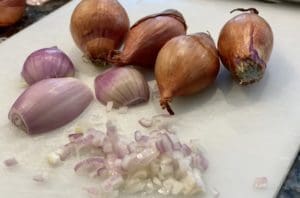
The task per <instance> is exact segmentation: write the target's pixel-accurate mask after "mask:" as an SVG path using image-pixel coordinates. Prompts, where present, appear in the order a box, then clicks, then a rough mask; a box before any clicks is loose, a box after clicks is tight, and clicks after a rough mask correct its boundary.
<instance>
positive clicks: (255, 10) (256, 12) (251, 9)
mask: <svg viewBox="0 0 300 198" xmlns="http://www.w3.org/2000/svg"><path fill="white" fill-rule="evenodd" d="M235 11H241V12H248V11H250V13H254V14H259V12H258V10H257V9H256V8H248V9H245V8H236V9H233V10H231V11H230V14H231V13H233V12H235Z"/></svg>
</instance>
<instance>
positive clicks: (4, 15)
mask: <svg viewBox="0 0 300 198" xmlns="http://www.w3.org/2000/svg"><path fill="white" fill-rule="evenodd" d="M25 3H26V2H25V0H1V1H0V27H5V26H10V25H13V24H15V23H16V22H18V21H19V20H20V19H21V18H22V16H23V14H24V11H25Z"/></svg>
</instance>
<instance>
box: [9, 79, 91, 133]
mask: <svg viewBox="0 0 300 198" xmlns="http://www.w3.org/2000/svg"><path fill="white" fill-rule="evenodd" d="M92 99H93V93H92V91H91V90H90V89H89V88H88V87H87V86H86V85H85V84H83V83H82V82H81V81H79V80H77V79H75V78H71V77H67V78H51V79H46V80H42V81H39V82H37V83H35V84H33V85H32V86H30V87H29V88H27V89H26V90H25V91H24V92H23V93H22V94H21V95H20V96H19V97H18V99H17V100H16V102H15V103H14V104H13V106H12V107H11V109H10V111H9V114H8V118H9V119H10V120H11V122H12V123H13V124H14V125H16V126H17V127H18V128H20V129H22V130H24V131H25V132H26V133H29V134H36V133H41V132H46V131H50V130H53V129H56V128H58V127H61V126H63V125H65V124H66V123H68V122H70V121H72V120H73V119H75V118H76V117H77V116H78V115H79V114H81V113H82V112H83V111H84V109H85V108H86V107H87V106H88V105H89V104H90V102H91V101H92Z"/></svg>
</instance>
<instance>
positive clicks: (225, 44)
mask: <svg viewBox="0 0 300 198" xmlns="http://www.w3.org/2000/svg"><path fill="white" fill-rule="evenodd" d="M234 11H243V12H246V11H249V12H247V13H242V14H239V15H237V16H235V17H233V18H232V19H230V20H229V21H228V22H227V23H226V24H225V25H224V27H223V28H222V30H221V32H220V36H219V41H218V50H219V55H220V58H221V61H222V63H223V64H224V66H225V67H226V68H227V69H228V70H229V71H230V73H231V74H232V76H233V78H234V79H235V80H237V81H238V82H239V84H241V85H248V84H251V83H254V82H257V81H259V80H260V79H262V78H263V76H264V73H265V70H266V66H267V62H268V61H269V59H270V56H271V52H272V48H273V33H272V29H271V27H270V25H269V24H268V23H267V21H266V20H265V19H264V18H262V17H261V16H259V15H258V11H257V10H256V9H255V8H249V9H241V8H238V9H234V10H232V11H231V12H234Z"/></svg>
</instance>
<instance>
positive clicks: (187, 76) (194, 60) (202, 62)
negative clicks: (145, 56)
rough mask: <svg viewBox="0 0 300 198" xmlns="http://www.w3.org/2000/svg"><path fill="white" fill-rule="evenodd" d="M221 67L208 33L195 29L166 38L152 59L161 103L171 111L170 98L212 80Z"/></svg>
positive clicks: (195, 90)
mask: <svg viewBox="0 0 300 198" xmlns="http://www.w3.org/2000/svg"><path fill="white" fill-rule="evenodd" d="M219 69H220V62H219V57H218V53H217V49H216V46H215V44H214V41H213V39H212V38H211V37H210V35H208V34H206V33H196V34H192V35H185V36H178V37H175V38H173V39H171V40H170V41H168V42H167V43H166V44H165V45H164V46H163V48H162V49H161V50H160V51H159V54H158V56H157V59H156V63H155V78H156V81H157V84H158V87H159V91H160V104H161V107H162V108H163V109H164V108H166V109H167V110H168V112H169V113H170V114H171V115H173V114H174V112H173V110H172V109H171V107H170V106H169V102H171V100H172V99H173V97H175V96H184V95H191V94H194V93H196V92H199V91H201V90H203V89H205V88H207V87H208V86H209V85H211V84H213V82H214V81H215V79H216V77H217V75H218V72H219Z"/></svg>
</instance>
